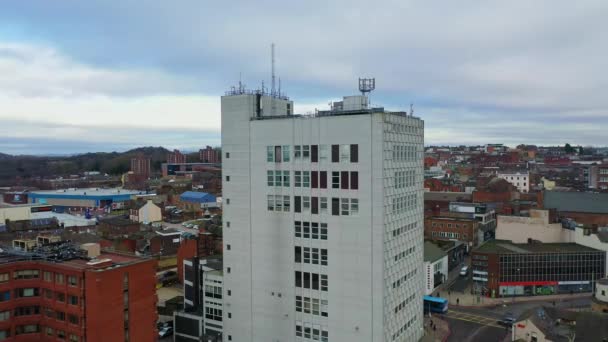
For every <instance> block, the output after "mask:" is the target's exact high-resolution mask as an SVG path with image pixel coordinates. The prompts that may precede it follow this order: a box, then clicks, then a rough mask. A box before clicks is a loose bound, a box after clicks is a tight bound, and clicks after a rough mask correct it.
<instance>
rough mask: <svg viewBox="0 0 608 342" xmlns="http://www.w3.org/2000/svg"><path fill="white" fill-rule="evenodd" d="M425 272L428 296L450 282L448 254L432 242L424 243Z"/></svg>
mask: <svg viewBox="0 0 608 342" xmlns="http://www.w3.org/2000/svg"><path fill="white" fill-rule="evenodd" d="M424 271H425V285H426V286H425V294H426V295H430V294H431V293H433V291H435V289H436V288H437V287H438V286H439V285H441V284H443V283H444V282H445V281H446V280H448V253H446V252H445V251H444V250H443V249H441V248H439V247H438V246H437V245H435V244H434V243H432V242H430V241H425V242H424ZM415 272H416V271H415V270H414V273H415Z"/></svg>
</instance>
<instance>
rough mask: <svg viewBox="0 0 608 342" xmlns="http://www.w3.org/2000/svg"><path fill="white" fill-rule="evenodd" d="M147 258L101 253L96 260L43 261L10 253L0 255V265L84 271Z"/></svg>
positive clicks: (30, 256) (26, 255)
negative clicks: (42, 265) (28, 264)
mask: <svg viewBox="0 0 608 342" xmlns="http://www.w3.org/2000/svg"><path fill="white" fill-rule="evenodd" d="M148 259H149V258H145V257H140V256H135V255H129V254H123V253H116V252H106V251H103V252H101V254H99V256H97V258H95V259H91V260H89V259H84V258H74V259H68V260H61V261H56V260H45V259H43V258H36V257H35V255H33V254H32V253H18V254H13V253H11V252H4V253H0V264H3V263H12V262H34V263H35V262H39V263H47V264H52V265H57V266H59V267H67V268H71V269H77V270H86V269H97V267H96V265H95V263H96V262H97V263H98V264H102V263H104V262H106V261H109V262H111V264H110V265H108V266H107V267H116V266H121V265H130V264H135V263H138V262H143V261H146V260H148ZM107 267H100V268H98V269H99V270H100V271H103V270H104V269H106V268H107Z"/></svg>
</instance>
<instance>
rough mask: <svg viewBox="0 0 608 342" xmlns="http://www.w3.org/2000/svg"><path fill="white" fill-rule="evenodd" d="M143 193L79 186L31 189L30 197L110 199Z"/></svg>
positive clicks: (141, 192)
mask: <svg viewBox="0 0 608 342" xmlns="http://www.w3.org/2000/svg"><path fill="white" fill-rule="evenodd" d="M142 194H145V192H143V191H135V190H126V189H120V188H111V189H103V188H80V189H74V188H72V189H62V190H44V191H32V192H30V193H29V197H30V198H90V199H111V198H115V197H129V196H132V195H142Z"/></svg>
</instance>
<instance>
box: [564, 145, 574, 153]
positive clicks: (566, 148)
mask: <svg viewBox="0 0 608 342" xmlns="http://www.w3.org/2000/svg"><path fill="white" fill-rule="evenodd" d="M564 151H565V152H566V153H568V154H569V153H574V147H572V146H571V145H570V144H569V143H566V146H564Z"/></svg>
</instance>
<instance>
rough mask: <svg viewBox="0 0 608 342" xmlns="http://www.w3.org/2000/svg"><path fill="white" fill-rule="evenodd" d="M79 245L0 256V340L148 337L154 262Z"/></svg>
mask: <svg viewBox="0 0 608 342" xmlns="http://www.w3.org/2000/svg"><path fill="white" fill-rule="evenodd" d="M28 241H29V240H28ZM28 246H31V245H30V244H28ZM83 246H86V245H83ZM3 248H4V247H3ZM86 248H87V249H88V251H89V252H88V255H89V256H88V257H87V254H83V253H84V252H82V251H81V250H80V249H79V248H77V247H75V246H72V245H70V243H69V242H54V243H51V244H47V245H44V246H41V247H40V246H39V247H35V249H34V250H33V251H24V250H22V251H13V250H5V251H3V252H2V253H0V317H2V318H3V319H2V321H1V322H0V340H10V341H13V340H15V341H57V340H62V341H74V342H78V341H87V342H102V341H155V340H156V338H157V332H156V320H157V318H158V315H157V312H156V304H157V297H156V286H155V285H156V260H153V259H146V258H141V257H136V256H134V255H127V254H120V253H110V252H101V253H100V252H99V245H97V244H89V245H88V247H86ZM28 249H29V248H28ZM11 338H13V339H11Z"/></svg>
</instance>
